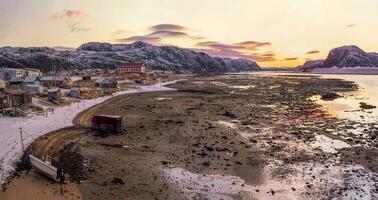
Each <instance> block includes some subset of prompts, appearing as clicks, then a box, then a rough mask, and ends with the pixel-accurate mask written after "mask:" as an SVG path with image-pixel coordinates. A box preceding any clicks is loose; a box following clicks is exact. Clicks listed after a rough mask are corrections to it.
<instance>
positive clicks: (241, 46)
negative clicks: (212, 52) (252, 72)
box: [196, 41, 272, 51]
mask: <svg viewBox="0 0 378 200" xmlns="http://www.w3.org/2000/svg"><path fill="white" fill-rule="evenodd" d="M270 45H272V44H271V43H269V42H255V41H245V42H239V43H235V44H224V43H220V42H215V41H205V42H199V43H197V44H196V46H198V47H202V48H210V49H217V50H223V49H228V50H249V51H254V50H257V49H258V48H259V47H265V46H270Z"/></svg>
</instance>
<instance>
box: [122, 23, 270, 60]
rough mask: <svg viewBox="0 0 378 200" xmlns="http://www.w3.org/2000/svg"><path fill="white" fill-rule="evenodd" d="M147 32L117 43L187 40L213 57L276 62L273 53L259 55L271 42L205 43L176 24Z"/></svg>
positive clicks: (158, 26) (150, 29) (197, 49)
mask: <svg viewBox="0 0 378 200" xmlns="http://www.w3.org/2000/svg"><path fill="white" fill-rule="evenodd" d="M147 30H148V32H147V33H146V34H144V35H134V36H133V35H131V36H129V37H125V38H118V39H116V40H115V41H117V42H121V43H132V42H137V41H142V42H147V43H150V44H154V45H162V44H165V43H163V42H165V41H164V39H168V38H169V39H172V38H173V39H180V40H181V39H186V40H190V41H193V42H196V43H195V44H194V48H192V50H194V51H198V52H204V53H207V54H209V55H212V56H217V57H228V58H242V59H248V60H253V61H257V62H269V61H275V60H276V58H275V54H274V53H273V52H266V53H263V54H260V53H258V51H259V49H260V48H264V47H268V46H271V45H272V44H271V43H270V42H257V41H252V40H248V41H242V42H238V43H231V44H226V43H221V42H217V41H203V40H204V39H206V38H205V37H202V36H195V35H192V34H191V33H190V32H191V31H190V29H189V28H187V27H184V26H181V25H176V24H158V25H155V26H151V27H149V28H148V29H147Z"/></svg>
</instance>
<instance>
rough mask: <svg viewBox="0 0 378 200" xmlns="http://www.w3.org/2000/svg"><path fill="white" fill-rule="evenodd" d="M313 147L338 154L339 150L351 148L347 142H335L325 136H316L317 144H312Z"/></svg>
mask: <svg viewBox="0 0 378 200" xmlns="http://www.w3.org/2000/svg"><path fill="white" fill-rule="evenodd" d="M311 146H312V147H314V148H319V149H321V150H323V151H324V152H327V153H337V150H338V149H342V148H348V147H351V146H350V145H349V144H347V143H346V142H343V141H340V140H334V139H331V138H329V137H327V136H325V135H316V136H315V142H314V143H312V144H311Z"/></svg>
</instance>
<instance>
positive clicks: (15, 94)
mask: <svg viewBox="0 0 378 200" xmlns="http://www.w3.org/2000/svg"><path fill="white" fill-rule="evenodd" d="M9 94H10V102H11V103H10V107H22V106H30V105H32V95H31V94H30V93H29V92H27V91H23V90H16V91H11V92H10V93H9Z"/></svg>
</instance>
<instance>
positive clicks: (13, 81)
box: [8, 77, 24, 85]
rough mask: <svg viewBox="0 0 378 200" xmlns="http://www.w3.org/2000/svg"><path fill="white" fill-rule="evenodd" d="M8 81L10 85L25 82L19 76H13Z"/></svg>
mask: <svg viewBox="0 0 378 200" xmlns="http://www.w3.org/2000/svg"><path fill="white" fill-rule="evenodd" d="M8 82H9V85H22V84H23V83H24V79H23V78H19V77H13V78H11V79H10V80H9V81H8Z"/></svg>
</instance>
